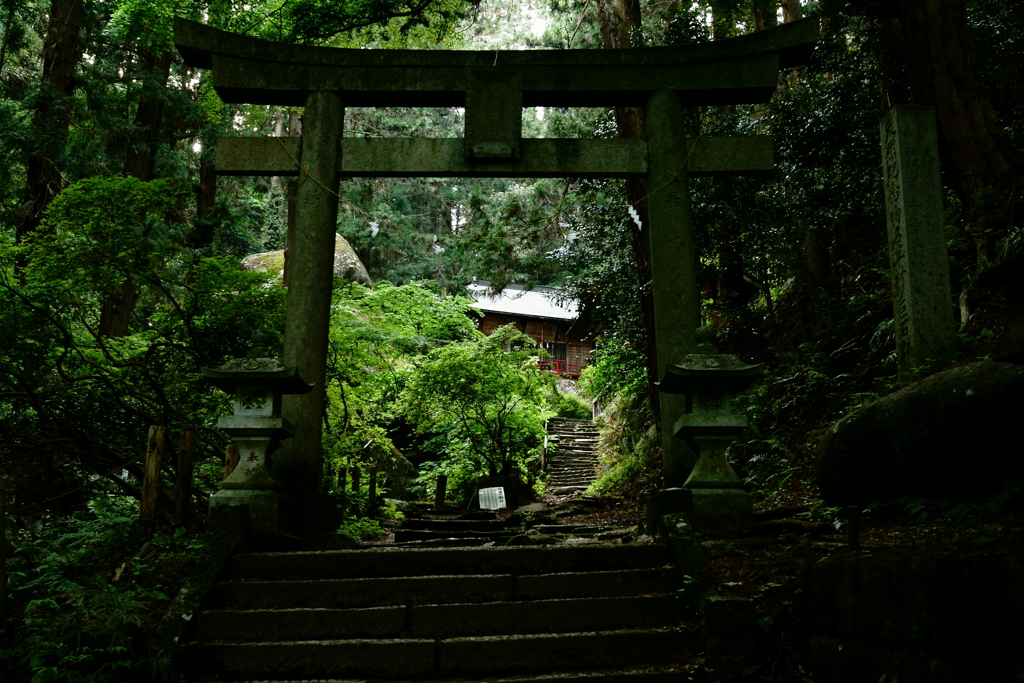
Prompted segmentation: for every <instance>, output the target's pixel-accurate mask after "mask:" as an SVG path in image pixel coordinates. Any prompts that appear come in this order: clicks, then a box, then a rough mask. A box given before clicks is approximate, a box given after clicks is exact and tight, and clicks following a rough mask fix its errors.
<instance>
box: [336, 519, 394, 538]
mask: <svg viewBox="0 0 1024 683" xmlns="http://www.w3.org/2000/svg"><path fill="white" fill-rule="evenodd" d="M338 533H339V534H342V535H344V536H348V537H349V538H351V539H352V540H353V541H372V540H373V539H375V538H380V537H381V536H383V535H384V534H385V533H387V532H386V530H385V529H384V527H382V526H381V525H380V522H379V521H377V520H376V519H373V518H371V517H358V518H355V517H354V518H352V519H346V520H345V521H344V522H342V523H341V526H339V527H338Z"/></svg>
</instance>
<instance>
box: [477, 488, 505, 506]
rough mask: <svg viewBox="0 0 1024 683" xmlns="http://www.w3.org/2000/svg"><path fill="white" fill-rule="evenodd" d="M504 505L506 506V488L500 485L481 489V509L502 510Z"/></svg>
mask: <svg viewBox="0 0 1024 683" xmlns="http://www.w3.org/2000/svg"><path fill="white" fill-rule="evenodd" d="M503 507H505V489H503V488H502V487H500V486H495V487H494V488H490V489H480V509H481V510H500V509H502V508H503Z"/></svg>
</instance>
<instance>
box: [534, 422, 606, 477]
mask: <svg viewBox="0 0 1024 683" xmlns="http://www.w3.org/2000/svg"><path fill="white" fill-rule="evenodd" d="M547 431H548V456H547V464H546V470H547V482H546V483H547V488H548V491H550V492H552V493H556V494H558V493H571V492H573V491H584V490H586V489H587V487H589V486H590V485H591V484H592V483H593V482H594V480H595V479H596V478H597V464H598V459H597V439H598V431H597V427H596V426H595V425H594V423H593V421H592V420H575V419H572V418H568V417H553V418H551V419H550V420H548V424H547Z"/></svg>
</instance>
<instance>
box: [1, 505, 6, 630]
mask: <svg viewBox="0 0 1024 683" xmlns="http://www.w3.org/2000/svg"><path fill="white" fill-rule="evenodd" d="M6 599H7V491H6V490H5V489H3V488H0V619H4V617H6V616H7V613H6V612H5V611H4V603H5V602H6Z"/></svg>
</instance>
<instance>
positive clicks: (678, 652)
mask: <svg viewBox="0 0 1024 683" xmlns="http://www.w3.org/2000/svg"><path fill="white" fill-rule="evenodd" d="M668 563H669V555H668V552H667V550H666V549H665V548H664V547H662V546H660V545H644V544H626V545H590V546H576V547H573V546H565V545H555V546H544V547H508V548H402V547H390V548H375V549H363V550H336V551H322V552H293V553H248V554H239V555H235V556H234V557H233V558H232V560H231V562H230V564H229V566H228V567H227V568H226V570H225V575H226V576H224V577H223V579H222V580H221V581H220V582H218V583H217V584H215V585H214V587H213V589H212V590H211V592H210V594H209V595H208V596H207V599H206V601H205V602H204V604H203V608H202V609H201V610H200V611H198V612H197V613H196V614H195V615H194V617H193V618H192V619H191V621H190V622H189V627H188V630H187V631H186V633H185V636H184V638H183V639H182V642H183V644H182V645H180V646H179V648H178V651H177V655H176V663H177V664H178V667H179V669H180V670H181V671H182V672H183V673H184V674H185V676H186V678H185V679H184V680H187V681H257V680H258V681H298V680H308V679H318V680H323V679H330V680H334V681H338V683H342V681H344V683H355V682H356V681H360V682H364V683H365V682H368V681H417V680H418V681H466V682H469V681H474V682H484V681H489V682H492V683H497V682H499V681H507V682H511V681H517V682H520V683H526V682H535V683H541V682H548V681H551V682H553V681H559V682H563V683H564V682H567V681H581V682H582V681H588V682H591V683H667V682H668V681H684V680H688V679H689V676H692V675H693V669H692V668H691V666H690V665H689V664H688V662H690V661H692V660H693V657H694V655H695V654H696V652H697V651H698V650H699V649H700V647H699V644H698V643H699V638H698V633H697V630H696V629H697V627H696V625H695V622H693V621H692V618H693V616H694V614H693V610H692V609H691V608H690V606H689V604H688V601H687V600H686V599H685V597H684V595H685V594H684V593H681V592H679V591H678V589H679V588H680V577H681V574H682V573H683V570H681V569H676V568H673V567H671V566H669V564H668Z"/></svg>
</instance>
